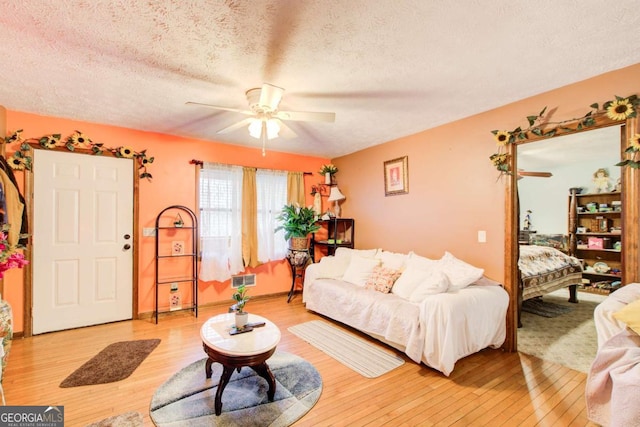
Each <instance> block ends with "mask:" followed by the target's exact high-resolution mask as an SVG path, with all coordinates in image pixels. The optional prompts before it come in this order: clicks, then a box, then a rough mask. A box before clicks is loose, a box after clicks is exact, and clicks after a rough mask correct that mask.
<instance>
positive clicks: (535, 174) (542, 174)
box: [518, 170, 553, 178]
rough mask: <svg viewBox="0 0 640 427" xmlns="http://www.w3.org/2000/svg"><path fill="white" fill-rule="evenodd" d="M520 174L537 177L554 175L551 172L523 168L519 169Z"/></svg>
mask: <svg viewBox="0 0 640 427" xmlns="http://www.w3.org/2000/svg"><path fill="white" fill-rule="evenodd" d="M518 175H520V176H535V177H539V178H549V177H552V176H553V174H552V173H551V172H530V171H523V170H519V171H518Z"/></svg>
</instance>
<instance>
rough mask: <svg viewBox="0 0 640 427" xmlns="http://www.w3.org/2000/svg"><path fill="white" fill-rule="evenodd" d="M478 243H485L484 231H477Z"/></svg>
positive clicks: (485, 234)
mask: <svg viewBox="0 0 640 427" xmlns="http://www.w3.org/2000/svg"><path fill="white" fill-rule="evenodd" d="M478 243H487V232H486V231H485V230H479V231H478Z"/></svg>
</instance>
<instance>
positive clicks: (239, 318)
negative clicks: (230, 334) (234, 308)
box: [236, 311, 249, 329]
mask: <svg viewBox="0 0 640 427" xmlns="http://www.w3.org/2000/svg"><path fill="white" fill-rule="evenodd" d="M248 321H249V313H247V312H244V311H243V312H242V313H236V328H238V329H240V328H244V325H246V324H247V322H248Z"/></svg>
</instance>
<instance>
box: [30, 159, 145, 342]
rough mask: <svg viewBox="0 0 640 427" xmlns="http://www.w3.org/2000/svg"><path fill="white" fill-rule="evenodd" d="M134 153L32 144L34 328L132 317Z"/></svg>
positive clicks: (58, 327)
mask: <svg viewBox="0 0 640 427" xmlns="http://www.w3.org/2000/svg"><path fill="white" fill-rule="evenodd" d="M132 161H133V160H131V159H120V158H113V157H103V156H92V155H80V154H73V153H66V152H60V151H48V150H34V187H33V190H34V195H33V204H34V206H33V207H34V215H33V217H34V218H33V228H32V229H33V333H34V334H39V333H43V332H51V331H57V330H62V329H69V328H76V327H81V326H89V325H96V324H100V323H106V322H112V321H117V320H125V319H131V318H132V311H133V310H132V307H133V304H132V299H133V277H132V271H133V249H132V245H133V237H132V236H133V164H132ZM126 245H128V247H127V246H126Z"/></svg>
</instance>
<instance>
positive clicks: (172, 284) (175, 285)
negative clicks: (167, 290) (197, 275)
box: [171, 282, 178, 292]
mask: <svg viewBox="0 0 640 427" xmlns="http://www.w3.org/2000/svg"><path fill="white" fill-rule="evenodd" d="M177 290H178V282H173V283H171V292H174V291H177Z"/></svg>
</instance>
